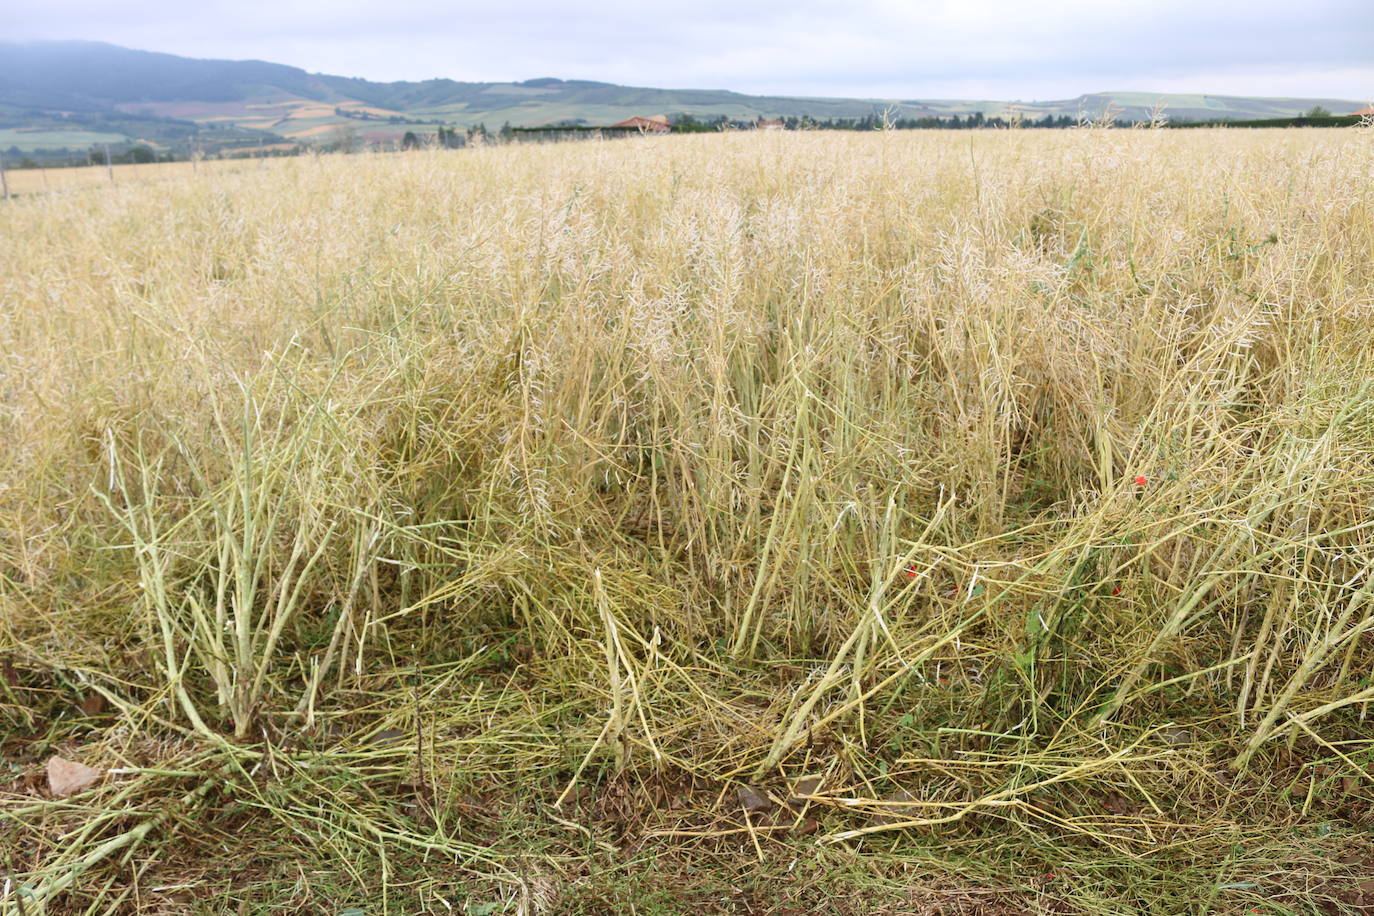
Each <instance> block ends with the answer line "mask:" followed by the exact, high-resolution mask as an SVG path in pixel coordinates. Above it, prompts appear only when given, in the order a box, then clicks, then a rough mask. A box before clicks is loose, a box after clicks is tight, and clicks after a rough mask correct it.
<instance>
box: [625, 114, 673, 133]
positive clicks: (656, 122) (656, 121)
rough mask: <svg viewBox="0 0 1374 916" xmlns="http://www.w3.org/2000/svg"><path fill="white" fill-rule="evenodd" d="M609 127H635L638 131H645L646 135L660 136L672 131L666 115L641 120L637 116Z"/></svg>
mask: <svg viewBox="0 0 1374 916" xmlns="http://www.w3.org/2000/svg"><path fill="white" fill-rule="evenodd" d="M611 126H612V127H635V128H638V129H639V130H642V131H645V132H646V133H651V134H662V133H667V132H668V131H669V130H671V129H672V125H670V124H669V123H668V116H667V115H654V116H653V117H650V118H641V117H639V116H638V115H636V116H635V117H633V118H626V119H625V120H624V121H621V122H620V123H619V124H612V125H611Z"/></svg>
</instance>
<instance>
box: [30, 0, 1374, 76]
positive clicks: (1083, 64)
mask: <svg viewBox="0 0 1374 916" xmlns="http://www.w3.org/2000/svg"><path fill="white" fill-rule="evenodd" d="M11 4H12V8H11V10H10V12H9V13H8V14H7V18H8V20H9V24H10V31H11V33H12V34H14V36H15V37H21V38H22V37H46V38H64V37H80V38H103V39H105V40H109V41H113V42H115V43H118V44H126V45H130V46H133V47H140V48H147V49H150V50H160V51H169V52H172V53H180V54H186V55H189V56H217V57H233V58H238V57H256V58H260V59H266V60H275V61H278V62H281V63H289V64H295V65H297V66H302V67H305V68H306V69H310V70H318V71H325V72H331V73H339V74H342V75H348V76H366V77H369V78H374V79H400V78H405V79H423V78H427V77H433V76H449V77H453V78H457V79H521V78H528V77H532V76H546V75H547V76H564V77H578V78H591V79H605V80H610V81H615V82H621V83H630V84H638V85H652V86H680V87H702V88H732V89H738V90H740V91H747V92H760V91H763V92H773V93H788V94H830V95H875V96H886V97H921V96H926V97H929V96H932V95H935V94H938V93H937V90H942V89H945V88H949V87H962V88H963V89H964V90H965V92H966V93H967V92H973V93H975V94H977V95H979V96H983V97H1022V98H1030V97H1036V96H1038V97H1042V98H1043V97H1047V96H1046V95H1045V93H1049V94H1059V95H1064V94H1077V93H1078V92H1084V91H1094V90H1100V89H1107V88H1111V89H1145V90H1148V89H1151V88H1155V86H1154V85H1152V83H1158V82H1161V81H1162V82H1167V83H1170V84H1171V85H1173V84H1175V82H1176V81H1180V80H1182V81H1185V82H1186V81H1187V80H1188V79H1189V78H1190V75H1192V76H1195V77H1196V78H1197V79H1198V80H1199V81H1200V82H1198V83H1196V84H1195V85H1193V86H1192V88H1193V89H1195V90H1196V91H1200V92H1207V91H1221V92H1226V91H1238V90H1243V87H1244V86H1245V85H1246V84H1247V79H1255V78H1257V75H1262V78H1263V82H1264V86H1265V91H1263V92H1261V91H1260V90H1256V94H1273V92H1272V88H1273V86H1274V85H1283V74H1284V71H1285V69H1286V70H1287V71H1288V72H1289V73H1290V74H1291V80H1290V82H1291V83H1292V84H1293V87H1292V90H1291V94H1294V95H1298V94H1327V95H1345V96H1353V97H1356V98H1361V97H1363V96H1364V95H1368V94H1371V93H1374V52H1371V51H1370V49H1371V48H1374V12H1372V11H1371V8H1370V5H1369V0H1310V2H1303V3H1293V2H1291V0H1282V2H1280V0H1192V2H1188V0H1153V2H1117V3H1112V2H1103V0H1042V2H1038V3H1034V4H1028V3H1025V2H1023V0H982V2H971V0H922V2H914V3H912V2H899V0H857V2H854V3H850V4H845V5H839V4H835V3H833V2H814V0H795V2H782V0H767V2H763V3H740V2H726V0H701V2H688V0H665V2H661V3H655V4H646V3H642V2H628V0H614V2H609V3H600V4H597V5H595V6H592V5H589V4H588V5H583V4H579V5H573V4H569V3H563V2H553V0H510V2H507V3H504V4H499V5H497V4H491V3H482V4H477V3H458V4H452V3H447V4H446V3H442V2H436V0H394V2H390V3H387V4H385V5H379V4H377V3H375V2H372V0H368V2H363V0H340V2H332V3H324V2H320V0H280V2H275V3H271V4H266V3H260V2H259V3H244V2H238V3H231V2H228V0H207V2H203V3H198V4H186V3H184V2H183V0H149V2H146V3H144V4H142V5H141V6H139V7H128V6H124V7H120V6H111V5H109V4H108V3H105V2H99V3H97V2H93V0H11ZM15 5H17V7H18V8H17V9H14V8H13V7H14V6H15ZM1104 80H1108V81H1110V83H1104V82H1103V81H1104ZM1203 80H1208V81H1211V83H1213V84H1208V83H1205V82H1201V81H1203ZM1215 83H1221V84H1224V85H1214V84H1215Z"/></svg>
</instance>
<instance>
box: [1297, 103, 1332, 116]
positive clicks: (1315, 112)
mask: <svg viewBox="0 0 1374 916" xmlns="http://www.w3.org/2000/svg"><path fill="white" fill-rule="evenodd" d="M1304 117H1307V118H1329V117H1331V112H1329V111H1327V110H1326V109H1325V108H1323V107H1321V106H1320V105H1313V106H1312V108H1311V110H1310V111H1308V112H1307V114H1306V115H1304Z"/></svg>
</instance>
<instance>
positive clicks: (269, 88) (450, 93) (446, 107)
mask: <svg viewBox="0 0 1374 916" xmlns="http://www.w3.org/2000/svg"><path fill="white" fill-rule="evenodd" d="M1161 102H1162V103H1163V104H1164V106H1165V110H1166V113H1167V114H1169V115H1170V116H1171V117H1174V118H1176V119H1185V120H1193V119H1218V118H1233V119H1254V118H1265V117H1289V116H1292V115H1295V114H1299V113H1301V112H1303V111H1306V110H1308V109H1309V108H1311V107H1313V106H1316V105H1320V106H1322V107H1324V108H1327V109H1329V110H1332V111H1334V112H1336V113H1344V112H1346V111H1354V110H1355V109H1356V108H1359V107H1362V106H1363V105H1364V104H1365V103H1363V102H1358V101H1354V100H1348V99H1325V98H1317V99H1314V98H1272V97H1254V96H1228V95H1204V94H1179V93H1148V92H1107V93H1084V94H1083V95H1080V96H1077V97H1076V98H1073V99H1061V100H1049V101H1035V102H1021V101H1004V100H966V99H915V98H909V99H864V98H842V97H825V96H778V95H749V94H746V93H740V92H734V91H732V90H726V89H661V88H654V87H646V86H622V85H618V84H615V83H607V82H601V81H597V80H583V79H576V80H564V79H560V78H558V77H538V78H535V79H529V80H524V81H519V82H467V81H459V80H452V79H447V78H443V77H436V78H434V79H429V80H421V81H395V82H377V81H373V80H367V79H363V78H360V77H346V76H337V75H333V74H325V73H310V72H308V71H306V70H304V69H302V68H300V67H295V66H291V65H288V64H279V63H272V62H269V61H261V60H225V59H201V58H190V57H182V56H180V55H175V54H168V53H165V52H159V51H141V50H135V49H131V48H125V47H121V46H118V45H113V44H108V43H105V42H92V41H35V42H12V41H11V42H0V150H6V149H9V150H10V151H11V152H13V151H14V150H15V149H17V150H18V151H20V152H28V151H33V150H41V149H44V148H48V147H45V146H44V144H48V145H49V147H51V145H52V144H54V143H56V142H58V141H59V140H61V141H63V146H76V147H82V146H83V145H84V146H87V147H88V146H89V145H91V143H96V142H106V143H108V142H110V139H109V138H110V137H119V136H122V137H123V140H124V142H126V143H144V144H147V145H150V146H152V147H154V148H166V147H175V146H176V145H177V144H178V143H181V144H183V145H184V144H188V143H195V144H197V145H204V144H212V145H213V144H214V143H216V142H220V141H223V142H232V143H243V142H259V141H263V142H279V141H292V142H302V143H320V142H327V141H328V140H329V139H330V138H332V137H334V136H336V135H337V134H338V133H339V132H340V131H352V132H354V133H361V134H362V138H363V139H364V140H368V141H377V142H388V141H394V140H396V139H398V138H399V137H400V135H401V134H402V133H404V132H405V131H406V130H415V129H417V128H418V129H421V130H424V129H436V128H437V127H438V126H440V125H447V126H451V127H459V128H468V127H472V126H474V125H477V124H479V123H482V124H486V125H489V126H491V127H496V126H498V125H500V124H503V123H509V124H511V125H512V126H515V127H535V126H542V125H548V124H557V123H563V124H569V123H571V124H587V125H597V124H601V125H604V124H610V123H614V122H616V121H620V120H623V119H625V118H628V117H631V116H634V115H650V114H658V113H664V114H670V115H674V116H681V115H691V116H693V117H696V118H698V119H700V120H713V119H716V118H721V117H724V118H727V119H731V120H754V119H756V118H760V117H766V118H778V117H798V118H800V117H809V118H813V119H816V120H825V119H842V118H859V117H865V116H870V115H873V114H875V113H882V112H884V111H887V112H889V113H890V114H891V115H892V116H894V117H898V118H921V117H951V116H955V115H959V116H967V115H971V114H975V113H981V114H982V115H983V116H985V117H994V116H1004V117H1005V116H1008V115H1011V114H1018V115H1020V116H1022V117H1026V118H1029V119H1035V118H1039V117H1043V116H1044V115H1047V114H1048V115H1050V116H1052V117H1062V116H1066V115H1067V116H1071V117H1076V116H1078V115H1080V114H1085V115H1087V116H1090V117H1099V116H1101V115H1102V114H1103V112H1105V111H1109V110H1111V111H1115V112H1117V116H1118V117H1121V118H1124V119H1127V120H1143V119H1147V118H1148V117H1149V115H1150V112H1151V110H1152V109H1153V108H1154V107H1155V105H1156V104H1158V103H1161ZM82 134H91V135H92V136H94V135H97V134H99V135H100V136H101V138H102V139H100V140H90V141H89V142H86V143H84V144H83V140H82V136H81V135H82Z"/></svg>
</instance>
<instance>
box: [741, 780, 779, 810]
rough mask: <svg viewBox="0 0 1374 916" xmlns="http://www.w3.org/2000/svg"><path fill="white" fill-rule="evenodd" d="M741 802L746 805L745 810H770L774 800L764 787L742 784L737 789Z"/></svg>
mask: <svg viewBox="0 0 1374 916" xmlns="http://www.w3.org/2000/svg"><path fill="white" fill-rule="evenodd" d="M737 792H738V794H739V803H740V804H741V805H743V806H744V810H745V811H749V812H756V811H768V810H770V809H771V808H772V807H773V802H772V800H771V799H770V798H769V797H768V795H767V793H765V792H764V791H763V790H762V789H757V788H755V787H754V786H740V787H739V789H738V790H737Z"/></svg>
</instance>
